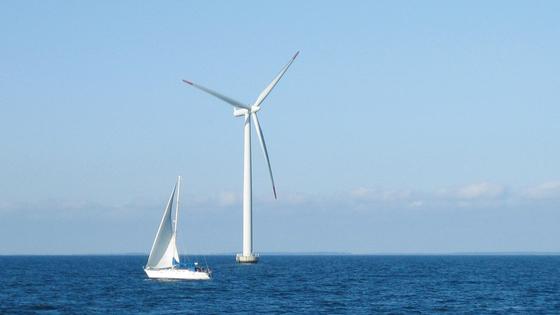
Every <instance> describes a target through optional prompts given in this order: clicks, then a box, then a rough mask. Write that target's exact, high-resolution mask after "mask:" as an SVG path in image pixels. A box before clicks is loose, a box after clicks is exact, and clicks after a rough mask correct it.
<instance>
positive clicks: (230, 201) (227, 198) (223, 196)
mask: <svg viewBox="0 0 560 315" xmlns="http://www.w3.org/2000/svg"><path fill="white" fill-rule="evenodd" d="M217 201H218V204H219V205H220V206H221V207H229V206H233V205H235V204H237V203H238V202H239V197H238V196H237V194H236V193H234V192H231V191H226V192H221V193H220V194H219V196H218V200H217Z"/></svg>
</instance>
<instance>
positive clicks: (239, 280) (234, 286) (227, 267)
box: [0, 255, 560, 314]
mask: <svg viewBox="0 0 560 315" xmlns="http://www.w3.org/2000/svg"><path fill="white" fill-rule="evenodd" d="M146 259H147V257H146V256H0V266H1V268H0V313H1V314H12V313H13V314H26V313H30V314H34V313H40V314H101V313H104V314H184V313H196V314H224V313H328V314H339V313H346V314H372V313H391V314H414V313H424V314H430V313H470V314H516V313H517V314H527V313H540V314H560V256H475V255H468V256H454V255H449V256H435V255H434V256H398V255H395V256H352V255H349V256H262V257H261V261H260V262H259V263H258V264H256V265H238V264H236V263H235V257H233V256H207V257H206V259H207V261H208V264H209V265H210V267H211V268H212V269H213V271H214V277H213V279H212V280H210V281H198V282H189V281H158V280H149V279H147V278H146V276H145V274H144V271H143V270H142V266H143V265H144V263H145V262H146ZM199 261H201V262H204V259H201V260H199Z"/></svg>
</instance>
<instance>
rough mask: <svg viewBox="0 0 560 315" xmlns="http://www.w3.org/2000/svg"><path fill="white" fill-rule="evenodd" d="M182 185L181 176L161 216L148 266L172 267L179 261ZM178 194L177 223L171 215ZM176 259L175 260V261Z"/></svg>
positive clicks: (154, 267)
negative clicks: (178, 226)
mask: <svg viewBox="0 0 560 315" xmlns="http://www.w3.org/2000/svg"><path fill="white" fill-rule="evenodd" d="M180 185H181V178H180V177H179V178H178V179H177V184H175V187H174V188H173V192H172V193H171V196H170V197H169V201H168V202H167V207H165V211H164V212H163V217H162V218H161V223H160V225H159V229H158V232H157V234H156V239H155V240H154V244H153V245H152V250H151V251H150V257H148V263H147V264H146V268H152V269H160V268H170V267H173V266H174V265H175V264H178V263H179V253H178V252H177V244H176V238H177V221H176V220H177V213H178V210H179V192H178V190H179V189H180ZM175 194H177V207H176V209H175V224H173V219H172V217H171V212H172V209H173V199H174V198H175ZM174 260H175V261H174Z"/></svg>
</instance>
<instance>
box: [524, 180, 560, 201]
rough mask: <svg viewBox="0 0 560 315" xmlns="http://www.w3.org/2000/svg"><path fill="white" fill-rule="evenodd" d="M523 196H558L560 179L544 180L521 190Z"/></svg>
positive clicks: (536, 197) (535, 197) (530, 197)
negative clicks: (544, 181)
mask: <svg viewBox="0 0 560 315" xmlns="http://www.w3.org/2000/svg"><path fill="white" fill-rule="evenodd" d="M523 196H524V197H526V198H529V199H553V198H560V181H552V182H546V183H542V184H540V185H536V186H533V187H529V188H527V189H525V191H523Z"/></svg>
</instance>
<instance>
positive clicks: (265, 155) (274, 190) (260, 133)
mask: <svg viewBox="0 0 560 315" xmlns="http://www.w3.org/2000/svg"><path fill="white" fill-rule="evenodd" d="M251 116H253V122H254V123H255V129H256V130H257V135H258V136H259V142H260V143H261V148H262V150H263V153H264V157H265V159H266V164H267V165H268V174H270V181H271V182H272V192H273V193H274V199H278V198H277V197H276V186H275V185H274V177H273V176H272V168H271V167H270V159H269V158H268V151H267V150H266V143H265V142H264V136H263V133H262V130H261V125H260V124H259V118H258V117H257V113H252V114H251Z"/></svg>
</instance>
